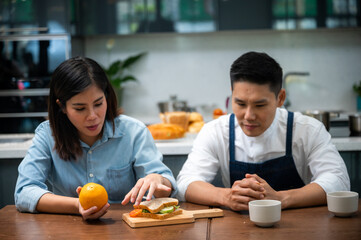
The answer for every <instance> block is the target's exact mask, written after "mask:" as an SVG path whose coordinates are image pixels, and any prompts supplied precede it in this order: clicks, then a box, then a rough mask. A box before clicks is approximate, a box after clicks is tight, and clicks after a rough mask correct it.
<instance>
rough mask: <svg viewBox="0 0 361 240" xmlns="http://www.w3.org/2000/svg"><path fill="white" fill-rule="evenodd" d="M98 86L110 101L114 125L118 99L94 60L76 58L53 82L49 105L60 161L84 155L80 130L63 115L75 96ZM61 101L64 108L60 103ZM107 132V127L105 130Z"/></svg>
mask: <svg viewBox="0 0 361 240" xmlns="http://www.w3.org/2000/svg"><path fill="white" fill-rule="evenodd" d="M92 84H95V85H96V86H97V87H99V88H100V89H101V90H103V92H104V95H105V98H106V101H107V106H108V107H107V112H106V117H105V119H106V120H110V121H111V122H112V124H113V131H114V119H115V117H116V116H117V115H118V113H117V107H118V106H117V98H116V95H115V92H114V90H113V88H112V86H111V84H110V82H109V80H108V78H107V76H106V74H105V72H104V71H103V69H102V68H101V67H100V66H99V64H98V63H96V62H95V61H94V60H92V59H89V58H82V57H74V58H70V59H68V60H66V61H65V62H63V63H61V64H60V65H59V66H58V67H57V68H56V69H55V71H54V73H53V75H52V78H51V81H50V94H49V102H48V112H49V122H50V127H51V130H52V133H53V137H54V140H55V146H54V148H55V150H56V151H57V153H58V154H59V156H60V158H62V159H64V160H66V161H68V160H76V158H77V156H80V155H81V154H82V148H81V146H80V139H79V135H78V130H77V129H76V128H75V127H74V125H73V124H72V123H71V122H70V121H69V119H68V117H67V115H66V114H65V113H64V112H63V111H62V109H63V108H65V107H66V102H67V101H68V100H69V99H70V98H72V97H73V96H74V95H76V94H79V93H81V92H83V91H84V90H86V89H87V88H88V87H89V86H90V85H92ZM57 100H59V102H60V104H58V103H59V102H58V103H57ZM103 128H104V126H103Z"/></svg>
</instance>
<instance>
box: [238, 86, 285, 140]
mask: <svg viewBox="0 0 361 240" xmlns="http://www.w3.org/2000/svg"><path fill="white" fill-rule="evenodd" d="M285 97H286V94H285V90H284V89H281V91H280V92H279V94H278V96H277V97H276V96H275V94H274V92H272V91H271V90H270V88H269V85H268V84H264V85H259V84H255V83H250V82H235V83H234V84H233V92H232V109H233V113H234V115H235V116H236V118H237V121H238V123H239V125H240V127H241V128H242V130H243V132H244V133H245V134H246V135H247V136H249V137H256V136H259V135H261V134H262V133H264V132H265V131H266V130H267V129H268V127H269V126H270V125H271V124H272V122H273V119H274V117H275V114H276V109H277V107H281V106H282V105H283V102H284V100H285Z"/></svg>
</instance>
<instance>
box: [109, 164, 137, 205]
mask: <svg viewBox="0 0 361 240" xmlns="http://www.w3.org/2000/svg"><path fill="white" fill-rule="evenodd" d="M107 178H108V180H109V186H108V188H107V191H108V197H109V200H110V201H112V202H119V201H122V200H123V199H124V197H125V195H126V194H127V193H128V192H129V191H130V190H131V189H132V188H133V187H134V185H135V176H134V170H133V165H132V164H128V165H126V166H125V167H122V168H120V169H107Z"/></svg>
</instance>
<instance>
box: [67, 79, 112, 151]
mask: <svg viewBox="0 0 361 240" xmlns="http://www.w3.org/2000/svg"><path fill="white" fill-rule="evenodd" d="M106 112H107V101H106V98H105V95H104V92H103V91H102V90H101V89H100V88H98V87H97V86H96V85H94V84H92V85H91V86H90V87H88V88H87V89H86V90H85V91H83V92H81V93H79V94H77V95H74V96H73V97H72V98H70V99H69V100H68V101H67V102H66V107H65V110H64V113H65V114H66V115H67V116H68V119H69V120H70V122H71V123H72V124H73V125H74V126H75V127H76V129H77V130H78V134H79V137H80V139H81V140H82V141H83V142H85V143H86V144H88V145H89V146H92V145H93V144H94V143H95V141H96V140H97V139H98V138H99V137H100V133H101V131H102V128H103V125H104V120H105V115H106Z"/></svg>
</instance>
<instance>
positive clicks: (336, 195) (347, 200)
mask: <svg viewBox="0 0 361 240" xmlns="http://www.w3.org/2000/svg"><path fill="white" fill-rule="evenodd" d="M358 200H359V196H358V193H357V192H351V191H340V192H332V193H327V207H328V211H330V212H331V213H333V214H334V215H335V216H337V217H350V216H352V215H354V214H355V213H356V212H357V210H358Z"/></svg>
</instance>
